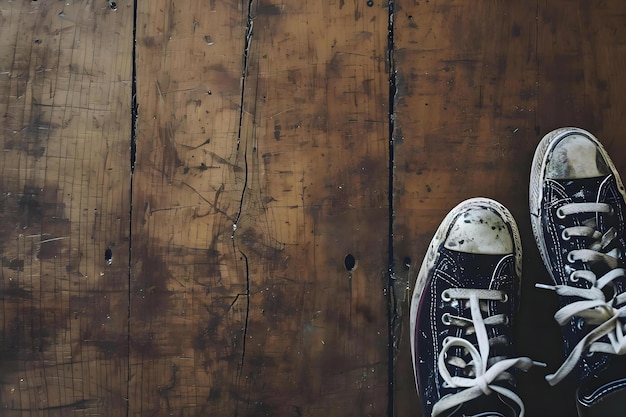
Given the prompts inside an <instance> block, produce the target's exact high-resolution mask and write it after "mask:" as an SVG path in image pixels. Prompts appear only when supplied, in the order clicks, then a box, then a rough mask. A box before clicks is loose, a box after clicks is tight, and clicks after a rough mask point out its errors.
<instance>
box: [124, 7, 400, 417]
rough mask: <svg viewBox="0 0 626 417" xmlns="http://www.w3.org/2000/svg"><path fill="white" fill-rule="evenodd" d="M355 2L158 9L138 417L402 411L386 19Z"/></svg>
mask: <svg viewBox="0 0 626 417" xmlns="http://www.w3.org/2000/svg"><path fill="white" fill-rule="evenodd" d="M349 3H350V4H344V2H338V3H335V2H322V3H319V2H318V3H316V4H315V5H312V4H306V3H304V2H297V1H291V2H287V3H284V4H270V3H267V2H256V1H253V2H250V4H241V2H235V1H232V2H212V3H210V5H208V6H207V5H206V4H205V3H204V2H199V1H198V2H191V3H190V4H188V7H184V8H182V7H181V6H180V5H178V4H177V3H174V2H170V1H155V2H150V3H149V4H148V3H145V4H140V10H139V23H138V100H139V105H140V118H139V124H138V126H139V129H138V133H139V134H138V142H137V168H136V173H135V183H134V187H133V190H134V194H133V206H134V207H135V208H136V212H135V216H134V217H133V264H134V265H133V274H132V276H133V279H132V280H133V286H132V288H131V299H132V302H131V389H130V392H131V394H130V395H131V397H132V398H134V399H135V401H134V402H133V403H132V404H131V415H151V413H159V412H166V411H167V412H170V413H174V414H175V415H190V416H191V415H194V416H195V415H198V416H200V415H211V414H220V415H257V416H258V415H292V414H293V415H341V416H347V415H355V416H361V415H367V414H368V413H371V414H372V415H380V414H382V413H384V410H385V409H386V407H387V398H386V393H387V360H386V359H387V326H386V322H387V317H386V303H387V300H386V298H385V295H384V291H383V290H384V288H385V285H386V265H387V254H386V250H387V245H388V240H387V239H388V235H387V227H388V226H387V225H388V208H387V181H388V179H387V178H388V177H387V159H388V156H387V146H388V142H387V137H388V110H387V107H386V103H387V94H388V84H387V82H388V76H387V73H386V67H385V59H386V49H385V48H386V42H387V39H386V34H387V11H386V9H385V8H382V7H381V5H377V6H376V7H367V5H366V3H364V2H349ZM209 91H210V93H208V92H209ZM348 254H351V255H352V256H353V257H354V258H355V262H358V267H357V268H356V269H355V270H354V271H351V272H349V271H347V270H346V267H345V265H344V260H345V258H346V255H348ZM135 256H136V257H135Z"/></svg>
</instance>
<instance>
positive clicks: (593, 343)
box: [536, 203, 626, 385]
mask: <svg viewBox="0 0 626 417" xmlns="http://www.w3.org/2000/svg"><path fill="white" fill-rule="evenodd" d="M578 213H608V214H611V213H613V209H612V208H611V206H609V205H608V204H604V203H570V204H566V205H564V206H562V207H561V208H559V210H558V211H557V216H558V217H560V218H561V219H563V218H565V217H566V216H568V215H571V214H578ZM586 223H587V224H585V225H582V226H574V227H569V228H566V229H565V230H563V233H562V238H563V239H565V240H568V239H570V238H571V237H587V238H592V239H593V240H594V242H593V243H592V244H591V245H590V246H589V248H588V249H576V250H573V251H571V252H569V253H568V255H567V260H568V262H570V263H574V262H576V261H581V262H583V263H585V264H596V263H604V264H605V265H607V266H608V267H609V268H611V270H610V271H609V272H608V273H606V274H605V275H603V276H602V277H600V278H597V277H596V275H595V274H594V273H593V272H591V271H589V270H575V269H574V268H572V267H571V266H569V265H567V266H566V267H565V268H566V272H569V273H570V281H572V282H576V281H578V280H580V279H583V280H585V281H587V282H588V283H590V284H591V286H590V288H577V287H570V286H568V285H544V284H536V287H538V288H544V289H549V290H553V291H556V293H557V294H558V295H560V296H564V297H579V298H582V300H580V301H575V302H573V303H570V304H568V305H566V306H565V307H563V308H561V309H560V310H559V311H557V312H556V314H555V315H554V319H555V320H556V321H557V322H558V323H559V324H560V325H561V326H564V325H566V324H568V323H569V321H570V320H571V319H572V318H573V317H578V318H579V319H580V320H583V321H584V323H586V324H589V325H596V326H597V327H595V328H594V329H593V330H591V331H590V332H589V333H587V334H586V335H585V336H584V337H583V338H582V339H581V340H580V342H578V344H577V345H576V346H575V347H574V349H572V351H571V353H570V354H569V356H568V357H567V358H566V359H565V362H564V363H563V364H562V365H561V367H560V368H559V369H558V370H557V371H556V372H555V373H554V374H551V375H548V376H546V380H547V381H548V383H550V385H555V384H557V383H558V382H560V381H561V380H562V379H563V378H565V376H567V374H569V373H570V372H571V371H572V370H573V369H574V368H575V367H576V365H577V363H578V361H579V359H580V357H581V355H582V354H583V353H584V352H585V351H586V350H587V349H588V351H589V352H602V353H609V354H614V355H624V354H626V337H625V333H626V325H622V323H621V322H620V320H619V319H620V317H626V293H622V294H616V293H615V288H614V286H613V280H615V279H616V278H619V277H624V276H626V271H625V270H624V269H623V268H617V266H618V261H617V256H618V254H617V253H616V251H611V252H609V253H601V252H600V250H602V249H604V248H606V247H607V245H608V244H609V243H611V241H612V240H613V239H614V238H615V236H616V234H617V233H616V231H615V229H614V228H610V229H609V230H607V231H606V233H604V234H602V233H600V232H599V231H598V230H597V225H596V224H595V220H593V219H592V220H591V221H588V222H586ZM607 286H609V287H608V288H611V287H612V289H613V294H612V296H611V298H610V299H609V300H607V299H606V295H605V293H604V292H603V291H602V289H604V288H607ZM621 304H624V305H623V306H622V307H618V306H619V305H621ZM604 336H607V337H608V339H609V342H610V343H606V342H599V341H598V340H600V339H601V338H603V337H604Z"/></svg>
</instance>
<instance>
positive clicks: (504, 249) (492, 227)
mask: <svg viewBox="0 0 626 417" xmlns="http://www.w3.org/2000/svg"><path fill="white" fill-rule="evenodd" d="M444 246H445V247H446V248H447V249H450V250H454V251H458V252H465V253H477V254H478V253H480V254H488V255H505V254H509V253H513V240H512V238H511V233H510V231H509V229H508V227H507V225H506V224H505V223H504V221H503V220H502V218H501V217H500V216H498V215H497V214H496V213H494V212H493V211H492V210H490V209H487V208H476V207H475V208H473V209H472V210H471V211H466V212H464V213H462V214H461V215H459V216H458V217H457V218H456V220H455V221H454V223H453V226H452V228H451V229H450V233H449V234H448V237H447V238H446V240H445V243H444Z"/></svg>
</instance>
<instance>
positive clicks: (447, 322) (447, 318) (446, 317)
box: [441, 313, 452, 326]
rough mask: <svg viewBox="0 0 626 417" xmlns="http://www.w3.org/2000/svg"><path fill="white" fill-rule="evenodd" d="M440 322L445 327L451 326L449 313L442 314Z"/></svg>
mask: <svg viewBox="0 0 626 417" xmlns="http://www.w3.org/2000/svg"><path fill="white" fill-rule="evenodd" d="M441 322H442V323H443V324H445V325H446V326H449V325H451V324H452V322H451V321H450V313H443V315H442V316H441Z"/></svg>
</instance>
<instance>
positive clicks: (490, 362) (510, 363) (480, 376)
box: [432, 288, 545, 417]
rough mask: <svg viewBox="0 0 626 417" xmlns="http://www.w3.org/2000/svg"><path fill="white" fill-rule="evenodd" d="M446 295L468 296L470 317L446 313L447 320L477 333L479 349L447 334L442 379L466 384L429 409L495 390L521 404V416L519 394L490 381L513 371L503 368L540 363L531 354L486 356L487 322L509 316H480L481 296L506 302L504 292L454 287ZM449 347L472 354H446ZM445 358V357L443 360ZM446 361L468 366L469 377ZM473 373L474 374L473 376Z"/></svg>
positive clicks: (447, 406) (449, 384)
mask: <svg viewBox="0 0 626 417" xmlns="http://www.w3.org/2000/svg"><path fill="white" fill-rule="evenodd" d="M444 294H446V296H447V297H448V298H450V299H455V300H468V303H469V307H470V312H471V317H472V318H471V320H470V319H467V318H465V317H457V316H452V315H448V316H447V318H446V319H447V320H448V321H449V324H451V325H454V326H458V327H463V328H465V333H466V334H472V333H474V332H475V333H476V339H477V342H478V349H476V347H475V346H474V345H472V344H471V343H470V342H469V341H467V340H466V339H463V338H460V337H452V336H450V337H447V338H445V339H444V341H443V347H442V350H441V352H440V354H439V358H438V368H439V373H440V375H441V376H442V378H443V379H444V381H445V386H446V387H451V388H465V389H464V390H462V391H459V392H457V393H455V394H451V395H447V396H445V397H443V398H441V399H440V400H439V401H438V402H437V403H436V404H435V405H434V406H433V410H432V416H433V417H435V416H438V415H440V414H441V413H442V412H444V411H446V410H450V409H454V408H456V407H459V406H460V405H461V404H463V403H465V402H467V401H470V400H472V399H474V398H477V397H479V396H481V395H483V394H484V395H489V394H491V393H492V392H493V391H496V392H497V393H499V394H500V395H502V396H504V397H507V398H510V399H511V400H513V401H514V402H515V403H517V404H518V405H519V407H520V410H521V413H520V417H523V415H524V404H523V402H522V400H521V399H520V397H519V396H518V395H517V394H515V393H514V392H513V391H511V390H510V389H508V388H504V387H502V386H499V385H493V384H492V383H493V382H494V381H500V380H510V379H512V375H511V374H510V373H509V372H506V371H507V370H508V369H510V368H513V367H515V368H518V369H521V370H523V371H526V370H528V369H529V368H530V367H531V366H532V365H542V366H545V364H542V363H540V362H533V361H532V360H531V359H530V358H527V357H520V358H510V359H507V358H505V357H492V358H489V349H490V340H489V338H488V336H487V329H486V324H489V325H497V324H504V323H506V322H507V320H508V318H507V317H506V316H505V315H504V314H497V315H494V316H490V317H487V318H483V316H482V313H481V307H480V302H481V300H484V301H488V300H495V301H503V302H506V298H505V297H506V295H505V294H504V293H503V292H502V291H498V290H479V289H465V288H454V289H449V290H446V291H445V293H444ZM502 342H504V343H506V340H502V339H500V340H494V339H492V340H491V343H502ZM452 347H461V348H463V349H465V351H466V352H467V353H469V355H470V356H471V358H472V360H471V361H470V362H468V363H466V362H465V361H464V360H463V359H462V358H459V357H456V356H451V357H448V355H447V352H448V350H449V349H450V348H452ZM446 359H447V361H446ZM446 362H447V363H448V364H450V365H453V366H456V367H459V368H462V369H466V368H470V370H471V372H469V373H468V374H469V377H458V376H451V375H450V372H449V370H448V367H447V366H446ZM472 376H473V377H472Z"/></svg>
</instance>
